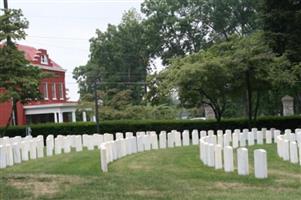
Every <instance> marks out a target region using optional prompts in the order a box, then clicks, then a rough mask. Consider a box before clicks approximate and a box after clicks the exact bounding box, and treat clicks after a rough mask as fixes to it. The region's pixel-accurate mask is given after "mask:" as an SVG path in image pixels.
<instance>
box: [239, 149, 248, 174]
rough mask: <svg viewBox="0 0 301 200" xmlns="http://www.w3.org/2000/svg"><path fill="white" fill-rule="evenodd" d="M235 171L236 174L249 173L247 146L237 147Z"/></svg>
mask: <svg viewBox="0 0 301 200" xmlns="http://www.w3.org/2000/svg"><path fill="white" fill-rule="evenodd" d="M237 171H238V175H243V176H245V175H249V157H248V149H247V148H239V149H237Z"/></svg>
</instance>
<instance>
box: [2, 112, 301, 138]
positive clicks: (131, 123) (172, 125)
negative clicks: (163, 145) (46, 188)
mask: <svg viewBox="0 0 301 200" xmlns="http://www.w3.org/2000/svg"><path fill="white" fill-rule="evenodd" d="M252 127H257V128H259V129H260V128H263V127H265V128H277V129H280V130H284V129H295V128H300V127H301V116H292V117H263V118H259V119H258V120H257V121H256V122H252ZM25 128H26V127H25V126H18V127H10V128H9V129H8V130H7V133H6V136H10V137H13V136H16V135H20V136H25ZM243 128H248V121H247V120H246V119H226V120H223V121H221V122H220V123H219V124H218V123H217V122H216V121H213V120H206V121H203V120H122V121H121V120H119V121H101V122H100V132H101V133H115V132H127V131H129V132H134V133H135V132H136V131H147V130H148V131H156V132H157V133H159V132H160V131H161V130H165V131H170V130H173V129H174V130H178V131H183V130H185V129H187V130H190V131H191V130H193V129H198V130H217V129H221V130H225V129H231V130H234V129H243ZM31 129H32V135H33V136H37V135H44V136H46V135H49V134H53V135H58V134H62V135H67V134H85V133H86V134H93V133H95V132H96V127H95V123H93V122H77V123H62V124H39V125H32V126H31ZM0 131H2V130H1V129H0Z"/></svg>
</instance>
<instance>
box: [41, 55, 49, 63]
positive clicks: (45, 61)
mask: <svg viewBox="0 0 301 200" xmlns="http://www.w3.org/2000/svg"><path fill="white" fill-rule="evenodd" d="M41 64H44V65H48V58H47V56H46V55H41Z"/></svg>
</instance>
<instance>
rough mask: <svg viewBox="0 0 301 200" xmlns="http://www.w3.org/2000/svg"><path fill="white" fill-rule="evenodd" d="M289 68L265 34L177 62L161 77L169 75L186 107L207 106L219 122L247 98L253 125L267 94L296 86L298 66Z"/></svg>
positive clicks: (248, 112) (220, 44) (228, 42)
mask: <svg viewBox="0 0 301 200" xmlns="http://www.w3.org/2000/svg"><path fill="white" fill-rule="evenodd" d="M288 66H290V62H289V61H288V59H286V57H285V56H283V57H277V56H276V55H275V54H274V53H273V52H272V51H271V49H270V48H269V47H268V46H267V45H266V44H265V42H264V41H263V39H262V33H255V34H252V35H251V36H248V37H243V38H240V37H237V36H235V37H232V38H230V39H229V41H225V42H221V43H218V44H215V45H213V46H212V47H210V48H209V49H207V50H206V51H200V52H199V53H197V54H192V55H190V56H187V57H185V58H182V59H176V60H175V61H173V62H172V64H171V65H170V66H169V67H168V68H167V69H166V70H165V71H163V72H162V73H163V75H164V73H166V74H167V75H166V77H167V79H166V80H167V82H168V84H169V85H170V87H169V88H170V89H177V90H178V91H179V95H180V99H181V101H182V103H183V104H186V103H188V105H189V104H191V105H192V106H196V107H198V106H199V105H201V104H207V105H209V106H211V108H212V109H213V111H214V113H215V115H216V119H217V120H218V121H220V119H221V117H222V116H223V114H224V113H225V112H226V109H227V106H228V105H229V103H231V101H236V100H237V99H238V100H239V101H240V99H241V98H242V97H245V96H246V101H247V103H246V105H247V108H248V109H247V116H248V119H249V121H250V122H251V121H252V120H254V119H256V117H257V114H258V111H259V109H260V104H261V101H262V99H263V97H264V96H265V94H266V93H268V92H269V91H272V90H275V89H278V88H283V87H284V86H285V87H286V88H289V87H293V85H294V84H295V83H296V80H297V77H298V74H299V73H300V70H299V66H291V67H288ZM246 94H247V95H246ZM278 101H280V99H278Z"/></svg>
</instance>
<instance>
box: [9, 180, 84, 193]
mask: <svg viewBox="0 0 301 200" xmlns="http://www.w3.org/2000/svg"><path fill="white" fill-rule="evenodd" d="M7 179H8V184H9V185H11V186H12V187H15V188H17V189H22V190H26V191H29V192H30V193H32V194H33V197H34V198H39V197H42V196H47V197H53V196H55V195H56V194H57V193H59V192H60V191H61V190H66V189H68V188H70V187H71V186H74V185H78V184H82V183H83V182H85V179H83V178H81V177H78V176H58V175H45V174H39V175H27V174H26V175H14V176H8V177H7Z"/></svg>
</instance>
